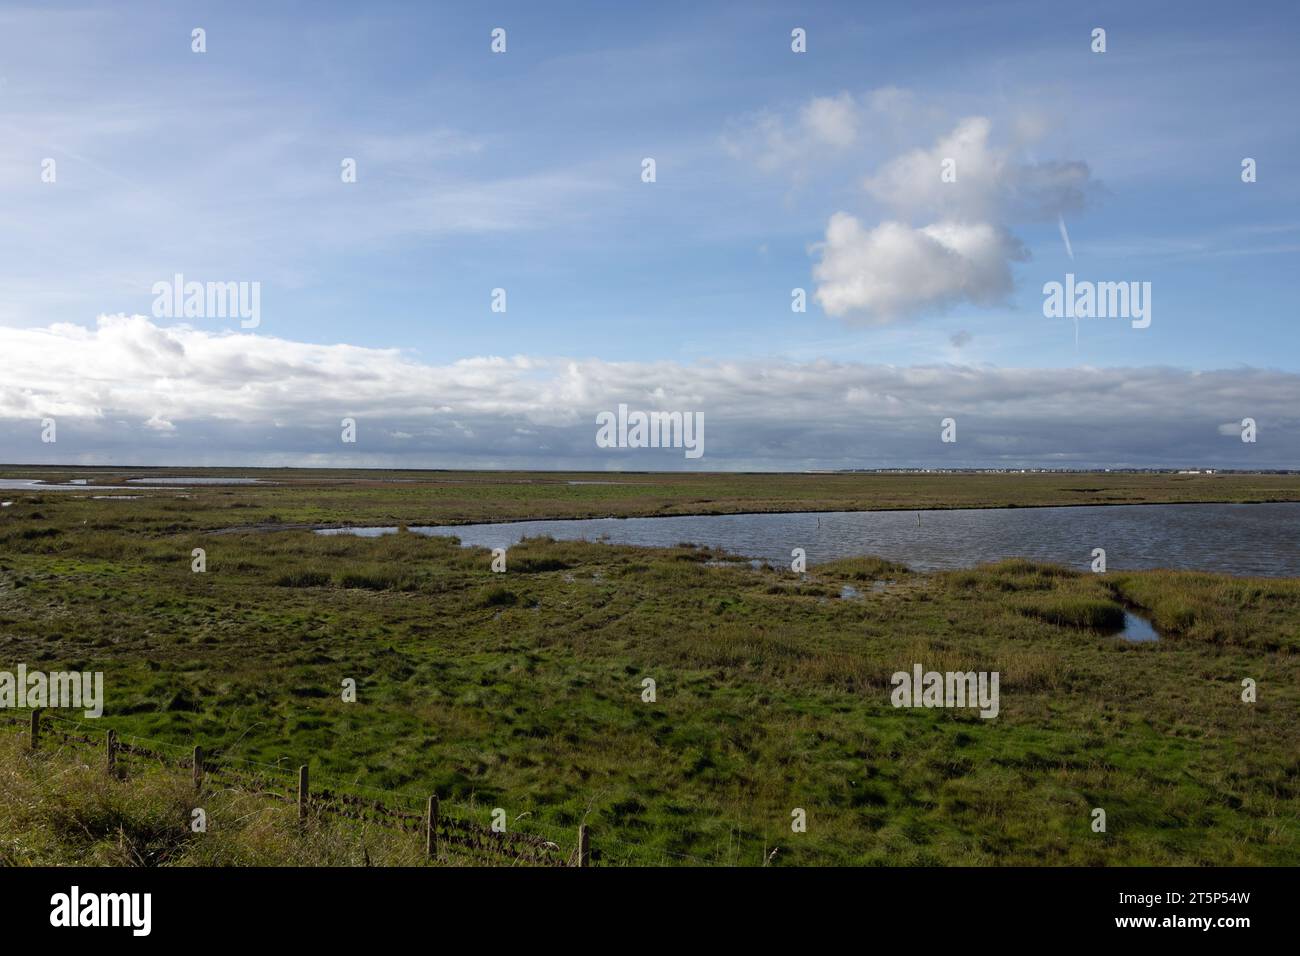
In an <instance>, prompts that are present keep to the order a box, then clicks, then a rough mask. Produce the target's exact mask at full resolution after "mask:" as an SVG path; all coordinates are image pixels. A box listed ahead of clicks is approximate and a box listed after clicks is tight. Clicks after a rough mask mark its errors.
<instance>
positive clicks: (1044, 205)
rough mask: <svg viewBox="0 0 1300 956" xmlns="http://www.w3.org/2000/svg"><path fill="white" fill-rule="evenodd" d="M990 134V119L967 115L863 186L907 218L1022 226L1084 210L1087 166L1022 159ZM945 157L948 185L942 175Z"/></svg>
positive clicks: (902, 156) (868, 180)
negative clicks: (930, 143) (950, 172)
mask: <svg viewBox="0 0 1300 956" xmlns="http://www.w3.org/2000/svg"><path fill="white" fill-rule="evenodd" d="M992 130H993V123H992V121H991V120H990V119H989V118H988V117H985V116H971V117H967V118H965V119H963V120H961V121H960V122H958V123H957V125H956V126H955V127H954V128H953V130H952V131H951V132H950V133H948V134H946V135H944V136H941V137H940V138H939V139H938V140H937V141H936V142H935V144H934V146H932V147H931V148H929V149H914V150H911V151H909V152H907V153H905V154H903V155H901V156H898V157H896V158H895V159H893V160H891V161H889V162H888V163H886V164H884V166H882V167H881V169H880V170H879V171H878V172H877V173H876V174H875V175H873V176H868V177H867V178H866V180H865V181H864V183H863V186H864V188H865V189H866V190H867V192H868V193H869V194H870V195H872V196H873V197H875V198H876V199H877V200H879V201H880V202H882V203H884V204H885V205H888V206H889V207H891V208H893V209H894V210H895V211H896V212H897V213H899V214H901V215H906V216H942V217H946V218H959V219H964V220H996V221H999V222H1023V221H1026V220H1030V219H1046V218H1056V217H1057V216H1059V215H1061V214H1062V213H1066V212H1075V211H1077V210H1079V209H1080V208H1082V207H1083V205H1084V203H1085V201H1086V198H1087V193H1088V190H1089V189H1090V187H1091V186H1092V183H1091V182H1090V173H1089V170H1088V165H1087V163H1083V162H1078V161H1071V162H1041V163H1040V162H1017V161H1016V160H1015V158H1014V154H1013V150H1012V148H1011V147H1008V146H996V145H994V144H993V143H992V142H991V135H992ZM948 160H951V161H952V164H953V166H952V168H953V169H954V171H955V180H954V181H951V182H945V181H944V180H943V178H942V177H941V176H940V171H941V169H942V166H943V164H944V163H945V162H946V161H948Z"/></svg>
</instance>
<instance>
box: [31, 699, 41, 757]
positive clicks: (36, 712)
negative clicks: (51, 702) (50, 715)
mask: <svg viewBox="0 0 1300 956" xmlns="http://www.w3.org/2000/svg"><path fill="white" fill-rule="evenodd" d="M31 745H32V749H33V750H39V749H40V748H41V709H40V708H39V707H36V708H34V709H33V710H32V739H31Z"/></svg>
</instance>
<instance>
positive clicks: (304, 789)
mask: <svg viewBox="0 0 1300 956" xmlns="http://www.w3.org/2000/svg"><path fill="white" fill-rule="evenodd" d="M309 799H311V790H310V788H309V786H308V783H307V765H306V764H303V765H302V766H301V767H299V768H298V824H299V826H302V825H305V824H306V823H307V801H308V800H309Z"/></svg>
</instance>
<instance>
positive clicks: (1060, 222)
mask: <svg viewBox="0 0 1300 956" xmlns="http://www.w3.org/2000/svg"><path fill="white" fill-rule="evenodd" d="M1056 225H1057V228H1058V229H1060V230H1061V241H1062V242H1064V243H1065V254H1066V255H1068V256H1069V257H1070V261H1071V262H1073V261H1074V249H1073V248H1072V247H1071V246H1070V234H1069V232H1067V231H1066V229H1065V216H1063V215H1061V214H1060V213H1059V212H1058V213H1057V214H1056ZM1074 347H1075V348H1076V349H1077V348H1078V347H1079V317H1078V316H1075V317H1074Z"/></svg>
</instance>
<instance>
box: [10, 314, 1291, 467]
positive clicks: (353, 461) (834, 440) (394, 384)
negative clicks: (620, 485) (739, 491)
mask: <svg viewBox="0 0 1300 956" xmlns="http://www.w3.org/2000/svg"><path fill="white" fill-rule="evenodd" d="M0 354H2V355H4V356H5V358H6V365H5V375H4V378H3V380H0V459H3V460H7V461H11V462H16V461H26V462H42V461H59V462H63V463H78V462H79V463H115V464H190V465H199V464H211V465H235V464H297V465H313V464H318V465H330V464H335V465H353V466H359V465H373V466H403V465H404V466H411V467H519V468H526V467H535V468H626V469H672V468H684V467H696V468H706V469H718V470H726V469H743V468H769V469H800V468H873V467H901V466H933V465H947V466H952V467H975V466H1006V467H1023V466H1034V465H1039V466H1044V465H1046V466H1077V467H1096V466H1102V467H1124V466H1189V465H1201V466H1205V465H1209V466H1212V467H1243V468H1258V467H1290V466H1293V465H1294V463H1295V461H1296V460H1298V459H1300V455H1298V453H1300V439H1297V438H1296V437H1294V436H1296V435H1300V428H1298V427H1297V426H1298V425H1300V413H1298V412H1297V409H1300V375H1297V374H1295V373H1288V372H1281V371H1272V370H1260V369H1231V370H1223V371H1211V372H1189V371H1180V370H1177V369H1169V368H1115V369H1091V368H1079V369H1014V368H992V367H986V366H969V365H931V366H915V367H907V368H900V367H894V366H883V365H865V364H860V363H852V362H828V361H816V362H802V363H800V362H791V361H766V362H758V361H756V362H709V363H699V364H681V363H677V362H607V361H602V360H598V359H589V358H537V357H528V356H515V357H510V358H505V357H497V356H487V357H478V358H470V359H464V360H462V361H457V362H452V363H450V364H444V365H432V364H427V363H423V362H420V361H417V360H416V359H414V358H412V357H411V356H409V355H407V354H404V353H403V352H401V351H399V350H396V349H375V348H362V347H357V346H352V345H347V344H336V345H317V344H312V343H305V342H295V341H291V340H288V339H280V338H274V337H270V336H265V335H259V334H247V333H240V332H222V331H216V330H212V329H200V328H191V327H186V326H179V325H178V326H164V325H159V324H156V323H155V322H153V321H151V320H150V319H147V318H144V317H142V316H131V317H128V316H105V317H102V318H101V319H100V320H99V322H98V323H97V325H96V326H95V327H94V328H85V327H81V326H77V325H71V324H61V325H56V326H50V327H48V328H44V329H10V328H0ZM620 402H625V403H627V404H628V405H629V406H631V407H632V408H634V409H638V408H639V409H644V410H663V411H699V412H703V413H704V415H705V417H706V420H707V422H708V425H707V436H708V437H707V445H706V452H705V456H704V457H703V458H702V459H699V460H698V461H693V462H688V461H686V460H685V459H684V457H683V456H682V454H681V452H680V451H674V450H668V449H647V450H602V449H598V448H597V447H596V446H595V431H596V429H595V415H596V413H597V412H600V411H604V410H612V409H615V408H616V407H617V405H618V404H619V403H620ZM1246 414H1249V415H1251V416H1252V417H1254V418H1255V419H1256V420H1257V421H1259V422H1260V423H1261V427H1268V428H1269V433H1270V434H1271V435H1274V436H1276V437H1275V438H1273V439H1270V442H1269V443H1268V444H1267V445H1264V444H1262V443H1261V444H1255V445H1250V444H1246V443H1243V442H1241V441H1239V440H1236V438H1237V433H1236V432H1235V431H1234V432H1232V433H1231V434H1227V429H1226V426H1225V427H1224V428H1221V427H1220V426H1221V425H1223V423H1225V422H1230V421H1238V422H1239V421H1240V420H1241V418H1242V417H1243V416H1244V415H1246ZM50 416H53V417H55V418H56V419H57V420H58V425H59V431H58V436H59V438H58V444H57V445H56V446H51V445H44V444H42V443H41V441H40V431H41V428H40V419H41V418H43V417H50ZM948 416H952V417H956V418H957V419H958V421H959V423H960V424H961V431H960V435H961V439H960V441H959V442H958V443H957V444H956V445H944V444H942V443H941V442H940V441H939V422H940V420H941V419H942V418H944V417H948ZM345 417H351V418H355V419H356V421H357V433H358V441H357V444H356V445H347V446H345V445H342V444H341V443H340V441H339V432H340V421H341V419H342V418H345Z"/></svg>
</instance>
